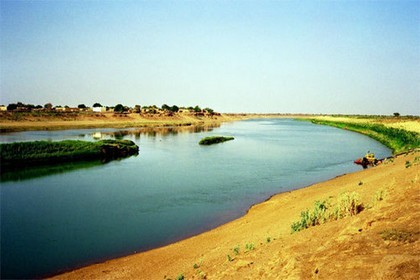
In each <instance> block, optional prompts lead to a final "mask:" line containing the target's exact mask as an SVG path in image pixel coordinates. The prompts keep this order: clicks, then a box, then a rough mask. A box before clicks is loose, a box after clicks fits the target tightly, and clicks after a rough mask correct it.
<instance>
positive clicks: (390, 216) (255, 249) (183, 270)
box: [55, 152, 420, 279]
mask: <svg viewBox="0 0 420 280" xmlns="http://www.w3.org/2000/svg"><path fill="white" fill-rule="evenodd" d="M419 157H420V153H419V152H416V153H411V154H409V155H402V156H399V157H398V158H396V159H395V161H393V162H390V163H388V164H382V165H380V166H377V167H374V168H370V169H367V170H362V171H360V172H356V173H352V174H348V175H344V176H340V177H337V178H335V179H332V180H329V181H326V182H323V183H319V184H315V185H312V186H310V187H307V188H304V189H300V190H296V191H292V192H287V193H283V194H279V195H276V196H274V197H272V198H271V199H269V200H268V201H266V202H264V203H261V204H258V205H255V206H253V207H252V208H251V209H250V210H249V212H248V213H247V214H246V215H245V216H244V217H242V218H239V219H237V220H235V221H232V222H230V223H228V224H225V225H223V226H221V227H218V228H216V229H214V230H211V231H209V232H206V233H203V234H200V235H198V236H195V237H192V238H189V239H186V240H183V241H180V242H177V243H175V244H171V245H168V246H165V247H162V248H158V249H155V250H151V251H147V252H144V253H139V254H135V255H131V256H127V257H123V258H119V259H114V260H110V261H107V262H104V263H100V264H96V265H92V266H88V267H85V268H81V269H79V270H75V271H72V272H68V273H66V274H62V275H58V276H56V277H55V278H56V279H176V278H177V277H178V276H180V275H181V274H182V275H183V276H184V277H185V279H311V278H314V279H419V277H420V243H419V235H420V222H419V221H420V219H419V218H420V211H419V210H420V208H419V207H420V204H419V202H420V174H419V170H420V168H419V167H420V164H419ZM344 192H357V193H358V194H359V195H360V199H361V201H362V202H363V204H364V206H365V209H364V210H363V211H362V212H361V213H360V214H358V215H356V216H352V217H346V218H343V219H340V220H337V221H330V222H327V223H325V224H322V225H318V226H315V227H310V228H308V229H305V230H303V231H300V232H297V233H294V234H291V228H290V225H291V223H292V222H294V221H297V220H299V217H300V212H301V211H303V210H305V209H310V208H313V205H314V201H316V200H324V199H330V200H331V201H334V200H335V199H336V198H337V196H339V195H340V194H342V193H344ZM381 199H382V200H381Z"/></svg>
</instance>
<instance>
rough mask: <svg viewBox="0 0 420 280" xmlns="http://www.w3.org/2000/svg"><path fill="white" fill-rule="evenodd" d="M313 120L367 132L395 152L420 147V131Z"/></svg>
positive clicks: (378, 125)
mask: <svg viewBox="0 0 420 280" xmlns="http://www.w3.org/2000/svg"><path fill="white" fill-rule="evenodd" d="M311 122H312V123H314V124H321V125H329V126H333V127H337V128H341V129H345V130H351V131H354V132H358V133H362V134H365V135H367V136H369V137H371V138H373V139H375V140H377V141H379V142H381V143H382V144H384V145H386V146H387V147H389V148H391V149H392V151H393V153H394V154H397V153H400V152H405V151H408V150H411V149H415V148H418V147H420V134H419V133H416V132H413V131H407V130H404V129H400V128H393V127H387V126H385V125H383V124H374V123H352V122H339V121H325V120H315V119H311Z"/></svg>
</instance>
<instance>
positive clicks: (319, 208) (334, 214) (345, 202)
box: [291, 192, 363, 233]
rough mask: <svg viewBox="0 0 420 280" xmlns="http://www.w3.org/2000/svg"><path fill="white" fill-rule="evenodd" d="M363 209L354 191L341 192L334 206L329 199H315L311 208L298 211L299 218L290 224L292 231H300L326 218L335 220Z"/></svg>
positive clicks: (318, 223) (321, 222) (326, 219)
mask: <svg viewBox="0 0 420 280" xmlns="http://www.w3.org/2000/svg"><path fill="white" fill-rule="evenodd" d="M362 210H363V204H362V203H361V202H360V198H359V195H358V194H357V193H355V192H352V193H348V192H347V193H343V194H341V195H339V196H338V198H337V203H336V205H335V207H332V205H331V203H330V202H329V200H323V201H320V200H317V201H315V204H314V208H313V210H312V211H311V210H309V209H307V210H305V211H302V212H301V213H300V220H299V221H297V222H293V223H292V224H291V230H292V233H294V232H297V231H301V230H303V229H306V228H308V227H311V226H316V225H320V224H323V223H325V222H327V221H328V220H337V219H341V218H344V217H346V216H353V215H356V214H358V213H359V212H360V211H362Z"/></svg>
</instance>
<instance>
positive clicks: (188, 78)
mask: <svg viewBox="0 0 420 280" xmlns="http://www.w3.org/2000/svg"><path fill="white" fill-rule="evenodd" d="M0 3H1V4H0V11H1V17H0V23H1V25H0V27H1V30H0V35H1V36H0V44H1V45H0V46H1V52H0V58H1V62H0V66H1V83H0V90H1V97H0V103H3V104H6V105H7V104H9V103H13V102H17V101H21V102H24V103H32V104H35V105H37V104H41V105H44V104H45V103H47V102H51V103H53V105H63V106H64V105H69V106H77V105H78V104H81V103H84V104H86V105H88V106H92V105H93V103H95V102H100V103H101V104H103V105H108V106H113V105H116V104H117V103H122V104H124V105H128V106H134V105H135V104H140V105H153V104H155V105H158V106H161V105H162V104H164V103H167V104H169V105H174V104H176V105H179V106H190V105H193V106H195V105H197V104H198V105H200V106H203V107H211V108H213V109H215V110H216V111H220V112H279V113H299V112H302V113H351V114H392V113H393V112H400V113H401V114H412V115H420V109H419V108H420V1H402V0H397V1H352V2H346V1H336V2H335V1H334V2H330V1H321V2H314V1H291V2H289V1H257V0H255V1H3V0H1V2H0Z"/></svg>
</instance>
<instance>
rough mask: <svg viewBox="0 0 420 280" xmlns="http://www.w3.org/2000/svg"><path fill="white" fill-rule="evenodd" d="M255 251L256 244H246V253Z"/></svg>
mask: <svg viewBox="0 0 420 280" xmlns="http://www.w3.org/2000/svg"><path fill="white" fill-rule="evenodd" d="M254 249H255V246H254V243H247V244H245V250H246V252H249V251H252V250H254Z"/></svg>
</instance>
